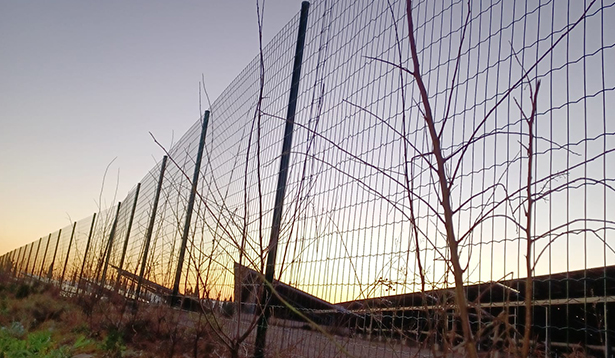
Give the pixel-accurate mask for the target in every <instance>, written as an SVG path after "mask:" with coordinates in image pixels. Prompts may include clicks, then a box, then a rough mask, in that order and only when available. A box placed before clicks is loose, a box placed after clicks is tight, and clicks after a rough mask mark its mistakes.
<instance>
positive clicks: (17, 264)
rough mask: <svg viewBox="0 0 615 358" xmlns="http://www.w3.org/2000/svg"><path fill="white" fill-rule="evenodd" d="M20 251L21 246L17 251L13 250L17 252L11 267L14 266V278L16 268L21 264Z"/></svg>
mask: <svg viewBox="0 0 615 358" xmlns="http://www.w3.org/2000/svg"><path fill="white" fill-rule="evenodd" d="M22 249H23V246H22V247H20V248H19V249H15V250H18V251H17V257H16V259H15V263H14V265H13V266H14V267H13V276H15V277H17V270H19V268H18V267H19V266H20V263H21V252H22Z"/></svg>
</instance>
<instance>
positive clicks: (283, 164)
mask: <svg viewBox="0 0 615 358" xmlns="http://www.w3.org/2000/svg"><path fill="white" fill-rule="evenodd" d="M309 8H310V3H309V2H307V1H304V2H302V3H301V17H300V19H299V34H298V36H297V47H296V48H295V62H294V64H293V75H292V79H291V85H290V95H289V98H288V112H287V113H286V126H285V128H284V142H283V143H282V156H281V158H280V173H279V175H278V186H277V190H276V194H275V204H274V205H275V206H274V208H273V222H272V224H271V236H270V238H269V246H268V254H267V267H266V269H265V282H264V283H263V293H262V297H261V300H260V302H259V305H260V306H261V309H260V313H259V320H258V327H257V328H256V341H255V344H254V345H255V347H254V357H255V358H263V357H264V356H265V344H266V341H267V326H268V320H269V315H270V312H269V309H268V308H269V300H270V299H271V293H272V291H271V288H272V285H273V277H274V273H275V260H276V255H277V249H278V239H279V237H280V227H281V224H282V210H283V207H284V196H285V195H286V181H287V179H288V166H289V162H290V149H291V145H292V139H293V127H294V124H295V112H296V109H297V96H298V94H299V80H300V78H301V63H302V62H303V46H304V44H305V33H306V29H307V19H308V10H309ZM235 284H237V283H235ZM239 284H241V283H239Z"/></svg>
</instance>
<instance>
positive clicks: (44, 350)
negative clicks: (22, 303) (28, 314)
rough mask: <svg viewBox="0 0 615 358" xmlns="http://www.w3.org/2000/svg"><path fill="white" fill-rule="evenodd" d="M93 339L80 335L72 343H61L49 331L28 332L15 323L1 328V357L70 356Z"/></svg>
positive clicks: (89, 343)
mask: <svg viewBox="0 0 615 358" xmlns="http://www.w3.org/2000/svg"><path fill="white" fill-rule="evenodd" d="M88 345H91V341H90V340H88V339H86V338H85V337H83V336H80V337H79V338H78V339H77V341H76V342H75V343H74V344H72V345H60V346H58V345H57V343H56V342H54V340H53V339H52V335H51V332H49V331H36V332H31V333H28V334H26V333H25V330H24V328H23V326H21V327H20V324H19V323H14V324H13V325H11V327H2V328H0V358H29V357H41V358H69V357H71V356H72V355H73V354H74V353H76V352H77V351H79V350H80V348H83V347H86V346H88Z"/></svg>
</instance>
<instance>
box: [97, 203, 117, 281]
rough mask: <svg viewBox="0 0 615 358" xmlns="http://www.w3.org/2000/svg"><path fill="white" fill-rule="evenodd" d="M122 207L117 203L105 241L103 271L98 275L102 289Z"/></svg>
mask: <svg viewBox="0 0 615 358" xmlns="http://www.w3.org/2000/svg"><path fill="white" fill-rule="evenodd" d="M121 207H122V203H121V202H118V203H117V210H116V212H115V220H113V226H111V233H110V234H109V241H107V249H106V250H105V251H106V252H105V263H104V267H103V272H102V275H101V277H100V286H99V287H100V289H101V290H102V289H103V288H104V287H105V281H106V280H107V268H109V258H110V257H111V251H112V250H113V239H114V238H115V230H116V229H117V222H118V221H119V218H120V209H121Z"/></svg>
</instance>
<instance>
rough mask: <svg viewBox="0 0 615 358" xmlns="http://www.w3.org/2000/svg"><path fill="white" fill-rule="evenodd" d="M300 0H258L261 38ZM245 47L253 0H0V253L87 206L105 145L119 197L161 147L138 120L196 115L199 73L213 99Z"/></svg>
mask: <svg viewBox="0 0 615 358" xmlns="http://www.w3.org/2000/svg"><path fill="white" fill-rule="evenodd" d="M300 6H301V2H300V1H295V0H292V1H290V0H268V1H266V3H265V24H264V32H263V38H264V42H265V43H267V41H268V40H269V39H271V37H273V36H274V35H275V34H276V33H277V32H278V31H279V30H280V29H281V28H282V27H283V26H284V25H285V24H286V23H287V22H288V21H290V20H291V18H292V17H293V16H294V15H295V14H296V13H298V12H299V9H300ZM257 52H258V33H257V17H256V0H254V1H252V0H233V1H228V0H202V1H192V0H191V1H143V0H138V1H97V2H94V1H79V0H72V1H66V0H59V1H18V0H13V1H6V0H0V128H1V129H0V254H1V253H4V252H7V251H9V250H11V249H14V248H16V247H19V246H21V245H23V244H26V243H28V242H31V241H34V240H37V239H38V238H40V237H42V236H46V235H47V234H48V233H49V232H52V231H55V230H57V229H58V228H61V227H64V226H66V225H68V224H70V221H69V217H70V218H72V220H79V219H81V218H83V217H86V216H88V215H91V214H92V213H94V212H95V211H97V205H96V201H98V197H99V192H100V189H101V182H102V179H103V174H104V171H105V168H106V166H107V165H108V164H109V163H110V162H111V161H112V160H113V159H114V158H116V157H117V159H116V160H115V161H114V162H113V164H112V165H111V167H110V171H109V173H108V175H107V181H106V185H105V188H104V189H105V190H104V195H103V203H102V204H103V206H111V205H112V204H113V203H114V202H113V195H114V191H115V188H116V182H118V180H119V186H118V187H117V198H116V201H117V200H121V199H122V198H123V197H124V196H125V195H126V194H127V192H128V191H129V190H130V188H131V187H133V186H134V185H136V183H137V182H138V181H139V180H141V178H143V176H144V175H145V174H146V173H147V171H148V170H149V169H150V168H151V167H153V165H154V164H155V162H156V161H157V160H159V159H160V158H161V157H162V155H163V153H162V150H161V149H160V148H158V147H157V146H156V144H155V143H154V142H153V140H152V139H151V137H150V135H149V132H150V131H151V132H152V133H154V135H156V137H157V138H158V139H159V140H160V141H161V142H162V143H165V144H167V145H169V144H170V143H171V141H172V138H175V140H177V139H179V137H181V136H182V134H183V133H184V132H185V131H186V130H187V129H188V128H189V127H190V125H192V124H193V123H194V122H195V121H196V120H197V119H198V116H199V107H198V83H199V81H200V79H201V73H203V74H204V76H205V82H206V86H207V89H208V91H209V95H210V98H211V100H212V101H213V100H214V99H215V98H216V97H217V96H218V95H219V94H220V93H221V92H222V90H223V89H224V88H225V87H226V86H227V85H228V84H229V83H230V82H231V81H232V80H233V78H235V76H237V75H238V74H239V72H240V71H241V70H242V69H243V67H244V66H245V65H247V64H248V62H249V61H250V60H251V59H252V58H253V57H254V56H256V54H257ZM205 107H206V105H205V104H204V108H205ZM118 171H119V177H118ZM118 178H119V179H118Z"/></svg>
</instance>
